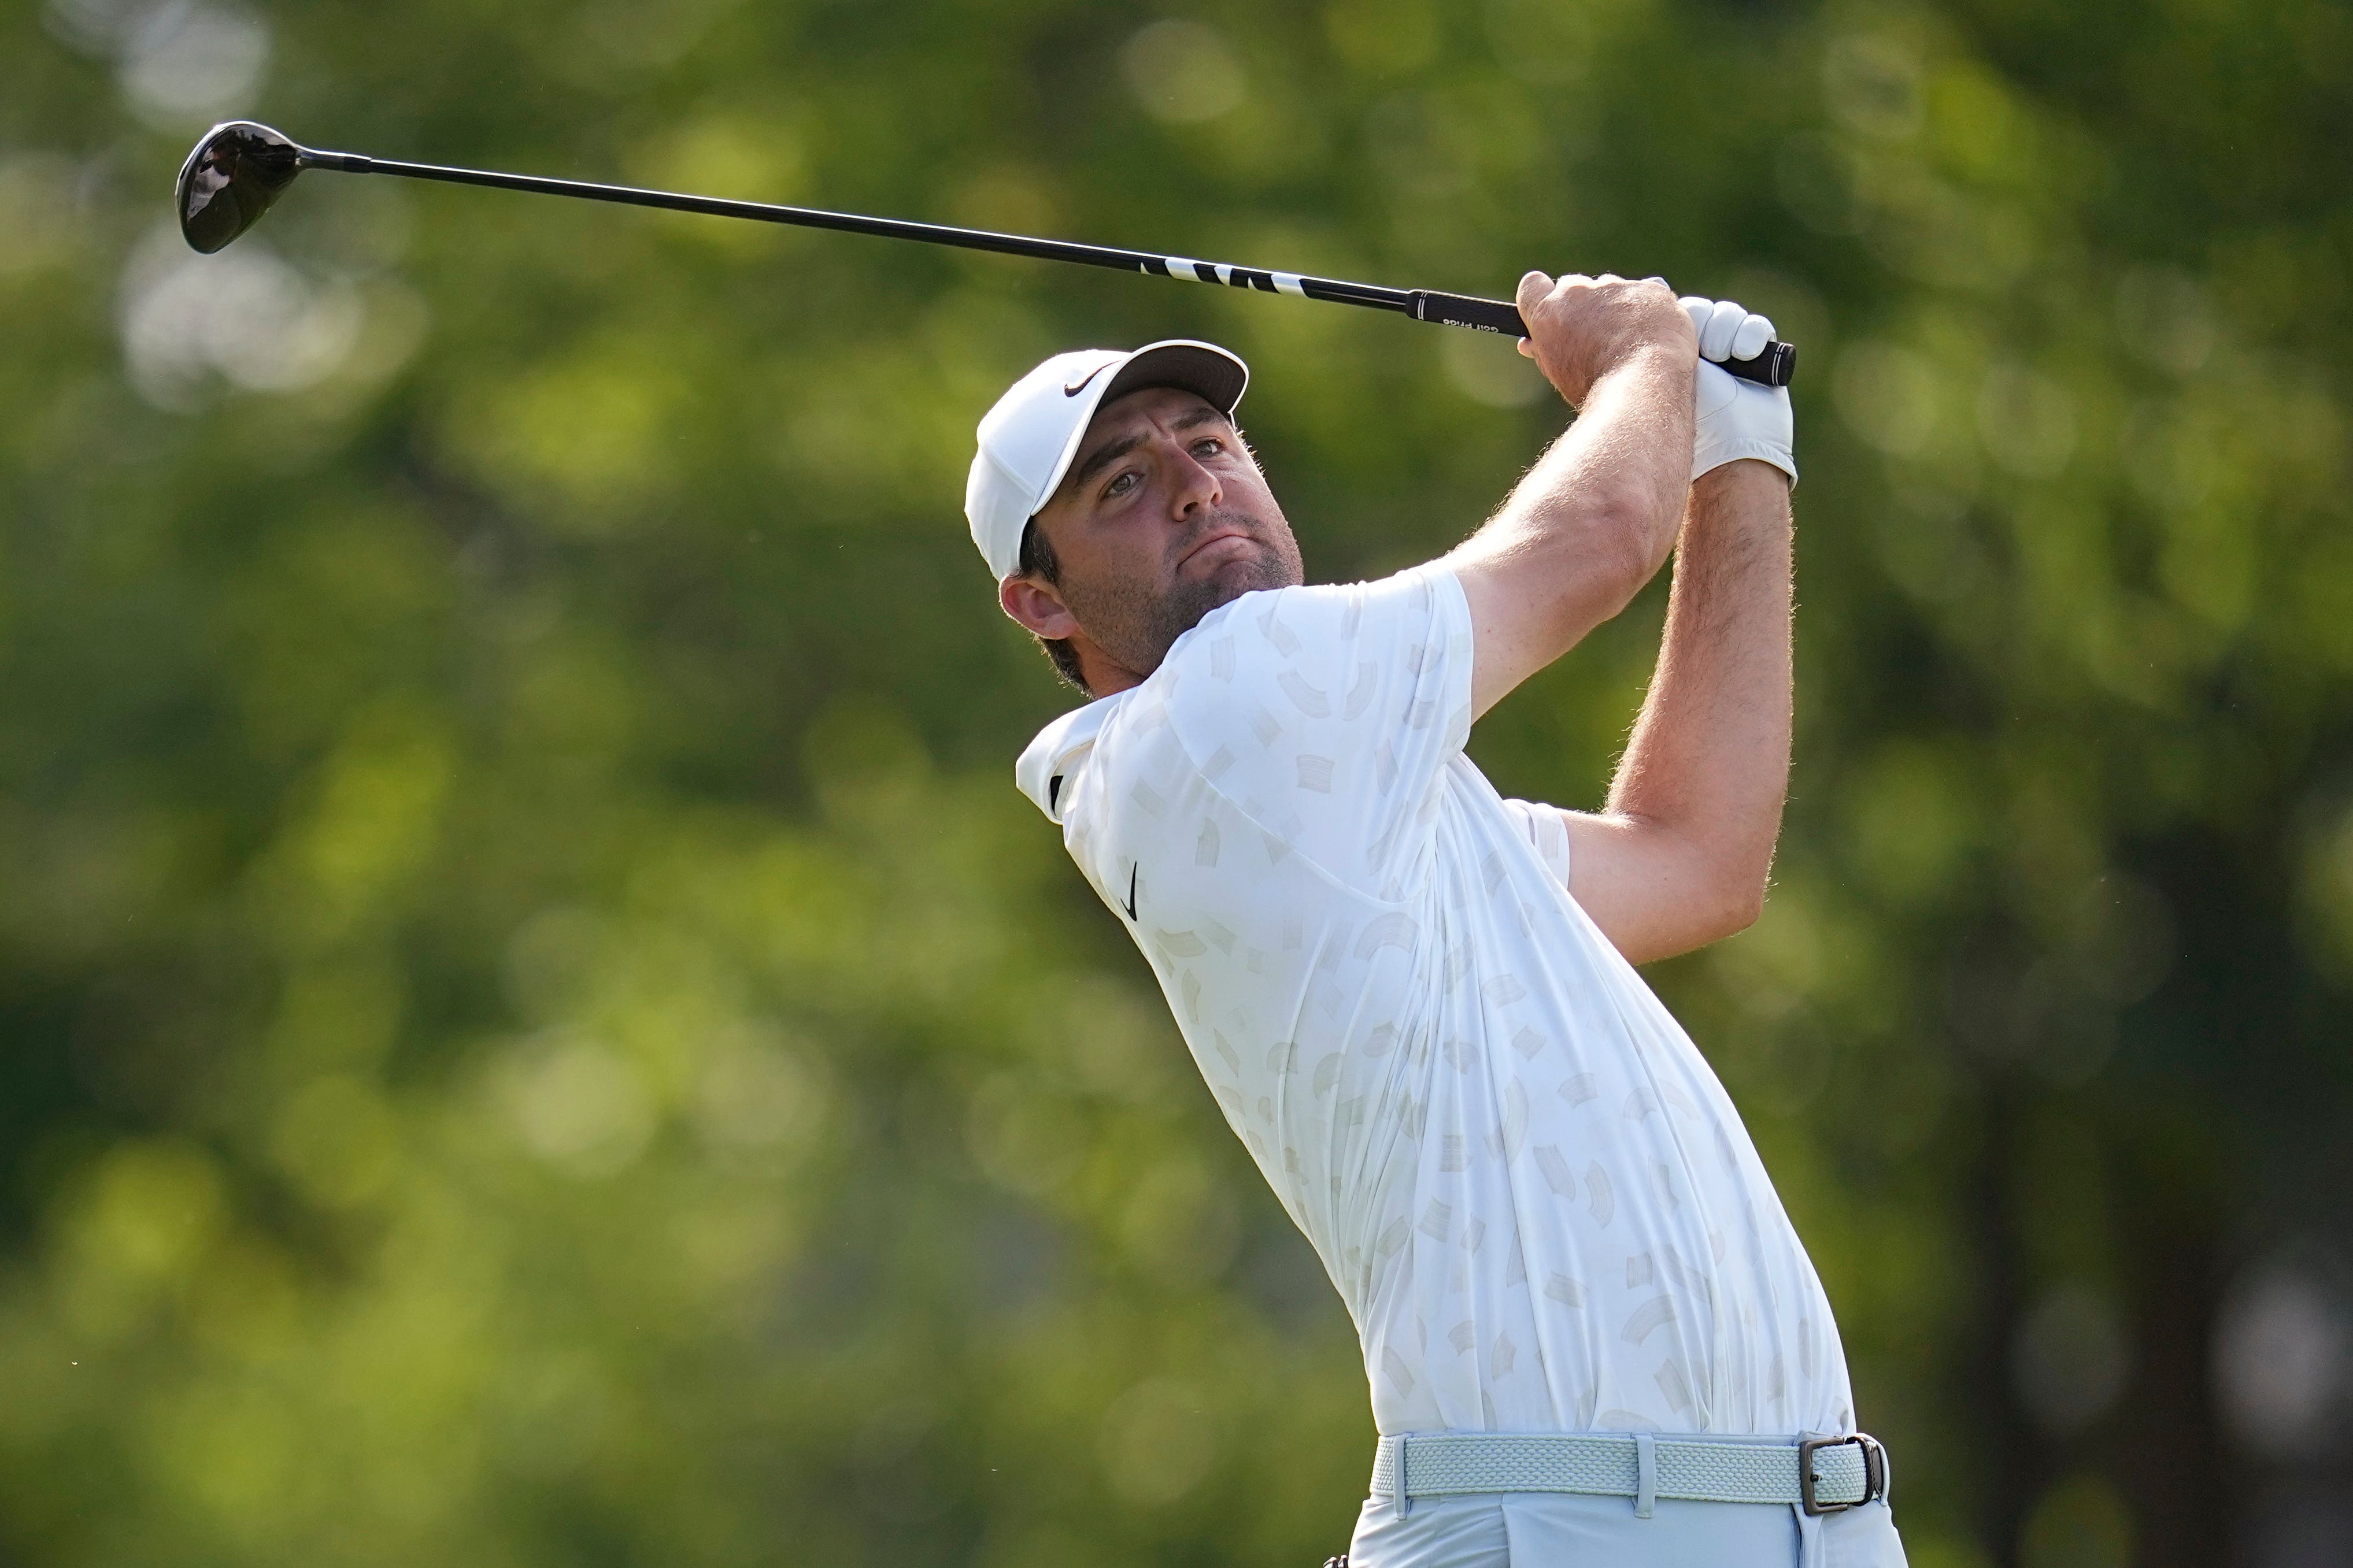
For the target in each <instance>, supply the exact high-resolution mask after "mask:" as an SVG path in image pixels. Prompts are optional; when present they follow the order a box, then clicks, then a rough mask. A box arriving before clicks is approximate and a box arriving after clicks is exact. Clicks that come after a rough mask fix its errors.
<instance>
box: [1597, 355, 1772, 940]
mask: <svg viewBox="0 0 2353 1568" xmlns="http://www.w3.org/2000/svg"><path fill="white" fill-rule="evenodd" d="M1726 379H1729V378H1726ZM1789 556H1790V540H1789V480H1788V477H1787V476H1786V475H1784V474H1783V473H1782V472H1781V471H1780V470H1779V469H1778V468H1772V467H1768V466H1767V464H1765V463H1761V462H1755V461H1742V462H1733V463H1727V464H1725V466H1724V467H1722V468H1714V469H1711V470H1709V471H1708V472H1707V473H1706V474H1704V475H1703V476H1701V478H1700V479H1699V480H1698V482H1696V483H1695V484H1694V485H1693V486H1692V490H1691V508H1690V510H1689V511H1688V512H1686V513H1685V515H1684V518H1683V533H1682V538H1681V542H1679V543H1678V544H1677V546H1676V552H1675V580H1674V588H1673V591H1672V594H1670V595H1669V596H1668V601H1667V627H1666V635H1665V637H1664V638H1663V639H1662V642H1661V645H1660V647H1659V666H1658V671H1657V673H1656V674H1655V675H1653V676H1652V677H1651V691H1650V695H1649V697H1648V698H1647V699H1645V700H1644V701H1643V703H1642V716H1641V718H1640V719H1639V720H1637V721H1635V724H1634V734H1633V738H1632V739H1631V740H1630V742H1628V743H1627V746H1626V754H1625V756H1624V758H1623V759H1622V760H1620V763H1619V765H1618V776H1617V777H1616V778H1615V779H1614V780H1613V781H1612V782H1611V784H1610V786H1609V806H1608V808H1607V809H1606V810H1605V811H1603V812H1601V813H1599V814H1598V815H1591V816H1588V815H1586V814H1584V813H1580V812H1573V811H1572V812H1563V813H1562V814H1561V815H1562V816H1564V817H1566V818H1567V824H1568V842H1569V891H1570V892H1571V893H1572V894H1574V895H1575V896H1576V899H1577V903H1578V904H1580V905H1581V906H1583V908H1584V910H1585V912H1586V913H1587V914H1588V915H1590V916H1591V917H1592V918H1593V922H1594V924H1596V925H1598V926H1599V927H1600V928H1601V932H1602V934H1603V935H1604V936H1607V937H1608V938H1609V942H1610V944H1611V945H1612V946H1614V947H1616V948H1617V949H1618V951H1619V952H1621V953H1623V954H1625V955H1626V958H1627V959H1628V960H1629V961H1630V962H1631V963H1648V962H1650V961H1651V960H1652V959H1658V958H1668V957H1672V956H1673V955H1674V954H1676V953H1678V952H1689V951H1690V950H1691V949H1693V948H1695V947H1700V946H1704V944H1706V943H1708V942H1714V941H1715V940H1717V939H1718V938H1719V937H1726V936H1730V935H1731V934H1732V933H1733V932H1735V931H1739V930H1741V929H1742V928H1743V927H1745V926H1746V925H1748V924H1749V923H1751V922H1752V921H1755V920H1756V919H1757V914H1758V912H1759V911H1760V910H1762V908H1763V907H1764V901H1765V879H1766V877H1767V873H1769V872H1770V871H1771V869H1772V866H1773V844H1774V840H1775V839H1776V838H1778V837H1779V835H1780V830H1781V805H1782V802H1783V799H1784V798H1785V797H1786V795H1788V784H1789V717H1790V670H1789V587H1790V584H1789V572H1790V563H1789Z"/></svg>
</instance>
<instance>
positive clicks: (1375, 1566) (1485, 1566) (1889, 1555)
mask: <svg viewBox="0 0 2353 1568" xmlns="http://www.w3.org/2000/svg"><path fill="white" fill-rule="evenodd" d="M1348 1568H1905V1561H1904V1543H1903V1542H1901V1541H1899V1540H1898V1539H1897V1538H1896V1535H1895V1516H1894V1514H1893V1513H1892V1512H1890V1511H1889V1510H1888V1507H1887V1504H1886V1503H1884V1502H1874V1503H1866V1504H1864V1505H1863V1506H1862V1507H1861V1508H1858V1509H1852V1510H1848V1511H1847V1512H1845V1513H1833V1514H1825V1515H1823V1516H1821V1517H1820V1518H1819V1519H1810V1518H1808V1517H1806V1516H1805V1515H1804V1514H1803V1513H1801V1512H1799V1510H1797V1509H1795V1508H1790V1507H1785V1506H1782V1505H1780V1504H1777V1503H1744V1502H1684V1501H1681V1500H1676V1499H1672V1498H1661V1499H1660V1500H1659V1501H1658V1503H1657V1511H1656V1512H1655V1513H1654V1514H1653V1515H1652V1516H1651V1518H1649V1519H1640V1518H1637V1517H1636V1516H1635V1513H1634V1503H1633V1500H1631V1499H1630V1498H1617V1497H1583V1496H1578V1495H1577V1494H1574V1493H1568V1492H1505V1493H1500V1494H1493V1493H1491V1494H1487V1495H1483V1496H1476V1497H1437V1498H1416V1499H1415V1500H1414V1502H1413V1507H1412V1510H1410V1511H1409V1512H1408V1513H1407V1514H1405V1516H1404V1517H1402V1518H1400V1517H1399V1516H1398V1508H1397V1504H1396V1502H1395V1501H1394V1500H1391V1499H1388V1498H1368V1499H1366V1501H1365V1507H1364V1510H1363V1512H1362V1513H1360V1514H1359V1515H1358V1516H1357V1519H1356V1536H1355V1538H1354V1539H1353V1540H1352V1541H1350V1542H1349V1543H1348Z"/></svg>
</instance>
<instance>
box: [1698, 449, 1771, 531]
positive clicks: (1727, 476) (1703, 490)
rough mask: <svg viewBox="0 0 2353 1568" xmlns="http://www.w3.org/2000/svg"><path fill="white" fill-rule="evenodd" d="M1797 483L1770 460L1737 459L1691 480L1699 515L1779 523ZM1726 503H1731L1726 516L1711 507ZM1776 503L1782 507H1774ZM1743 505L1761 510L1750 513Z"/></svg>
mask: <svg viewBox="0 0 2353 1568" xmlns="http://www.w3.org/2000/svg"><path fill="white" fill-rule="evenodd" d="M1796 482H1797V481H1796V480H1794V479H1791V478H1790V477H1789V475H1788V472H1787V471H1785V470H1784V469H1783V468H1781V467H1780V465H1779V464H1778V462H1777V461H1776V460H1775V459H1773V458H1733V459H1732V460H1730V461H1728V462H1725V463H1722V464H1719V465H1717V466H1716V467H1715V468H1710V469H1708V470H1707V472H1705V473H1704V474H1702V475H1700V476H1699V478H1697V479H1694V480H1693V481H1692V499H1693V500H1694V501H1697V502H1699V503H1700V505H1699V507H1698V509H1697V510H1698V511H1699V513H1700V514H1702V515H1709V514H1714V515H1737V516H1742V517H1758V516H1770V517H1772V518H1775V519H1780V518H1786V517H1787V516H1788V504H1787V503H1788V496H1789V492H1790V490H1791V489H1793V488H1795V485H1796ZM1727 501H1728V502H1730V503H1732V510H1730V511H1729V512H1721V511H1719V510H1718V509H1717V508H1716V506H1715V504H1714V503H1716V502H1727ZM1775 502H1779V503H1781V504H1779V505H1775V504H1773V503H1775ZM1742 503H1750V505H1754V506H1756V507H1758V508H1759V509H1760V510H1749V508H1748V506H1744V505H1743V504H1742Z"/></svg>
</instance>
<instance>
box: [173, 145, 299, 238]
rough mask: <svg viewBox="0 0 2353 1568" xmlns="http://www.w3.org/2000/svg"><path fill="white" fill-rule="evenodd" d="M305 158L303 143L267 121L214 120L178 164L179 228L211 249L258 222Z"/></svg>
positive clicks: (282, 191)
mask: <svg viewBox="0 0 2353 1568" xmlns="http://www.w3.org/2000/svg"><path fill="white" fill-rule="evenodd" d="M303 163H304V153H303V151H302V149H301V147H299V146H297V145H296V144H295V143H294V142H291V141H290V140H288V139H287V138H286V137H284V136H281V135H280V134H279V133H278V132H275V131H272V130H271V129H269V126H267V125H257V124H255V123H254V122H253V121H250V120H232V121H227V123H225V124H221V125H216V126H214V127H213V128H212V129H211V130H210V131H207V132H205V136H204V140H203V141H201V142H197V143H196V145H195V151H193V152H191V153H189V154H188V161H187V162H186V163H183V164H181V165H180V182H179V192H178V195H179V205H180V233H181V234H182V235H183V236H184V237H185V238H186V239H187V242H188V244H189V245H190V246H191V247H194V248H195V249H196V250H199V251H202V252H204V253H205V254H206V255H207V256H209V255H211V254H212V253H213V252H214V251H216V250H218V249H220V248H222V247H224V246H226V245H227V244H228V243H229V242H230V241H231V240H233V239H235V238H236V237H237V236H238V235H241V234H243V233H244V232H245V231H246V230H247V229H248V228H251V227H252V226H254V225H255V224H257V223H259V222H260V221H261V215H262V214H263V213H266V212H268V211H269V207H270V204H271V203H273V202H275V201H276V200H277V199H278V198H279V196H280V195H282V194H283V193H284V191H285V189H286V187H287V186H289V185H290V184H293V183H294V176H295V175H297V174H301V172H302V165H303Z"/></svg>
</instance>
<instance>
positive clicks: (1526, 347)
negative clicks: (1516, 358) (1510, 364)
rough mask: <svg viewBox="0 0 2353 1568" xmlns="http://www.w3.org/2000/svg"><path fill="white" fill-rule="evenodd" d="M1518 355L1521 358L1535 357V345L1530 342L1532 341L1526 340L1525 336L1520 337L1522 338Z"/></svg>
mask: <svg viewBox="0 0 2353 1568" xmlns="http://www.w3.org/2000/svg"><path fill="white" fill-rule="evenodd" d="M1520 357H1521V358H1523V359H1534V358H1535V357H1536V346H1535V344H1534V343H1532V342H1528V340H1527V339H1525V338H1522V339H1521V340H1520Z"/></svg>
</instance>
